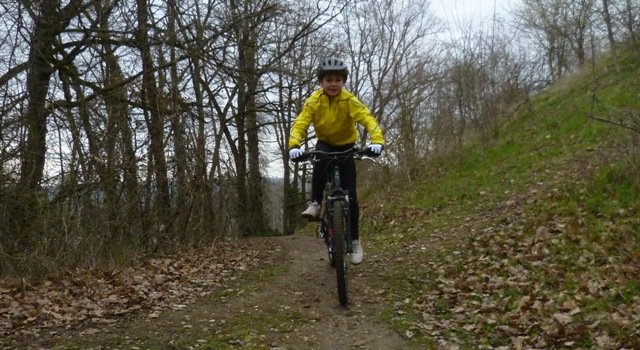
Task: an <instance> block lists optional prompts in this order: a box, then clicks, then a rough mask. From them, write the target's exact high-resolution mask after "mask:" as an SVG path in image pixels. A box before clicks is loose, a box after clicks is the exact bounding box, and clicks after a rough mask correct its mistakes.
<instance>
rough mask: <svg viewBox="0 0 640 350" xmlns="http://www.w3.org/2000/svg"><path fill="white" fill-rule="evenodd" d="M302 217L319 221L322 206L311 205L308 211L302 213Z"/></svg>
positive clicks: (315, 203)
mask: <svg viewBox="0 0 640 350" xmlns="http://www.w3.org/2000/svg"><path fill="white" fill-rule="evenodd" d="M302 217H303V218H305V219H309V220H318V219H319V218H320V204H318V202H311V203H309V207H308V208H307V210H305V211H303V212H302Z"/></svg>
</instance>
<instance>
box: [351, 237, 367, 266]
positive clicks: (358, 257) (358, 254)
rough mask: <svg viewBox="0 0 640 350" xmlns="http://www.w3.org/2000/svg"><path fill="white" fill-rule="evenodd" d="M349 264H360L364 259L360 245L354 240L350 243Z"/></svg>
mask: <svg viewBox="0 0 640 350" xmlns="http://www.w3.org/2000/svg"><path fill="white" fill-rule="evenodd" d="M351 248H352V250H353V251H352V252H351V263H352V264H354V265H358V264H359V263H361V262H362V258H364V252H363V251H362V244H360V241H359V240H357V239H356V240H354V241H353V242H351Z"/></svg>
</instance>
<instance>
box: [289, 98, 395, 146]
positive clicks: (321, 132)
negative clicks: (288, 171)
mask: <svg viewBox="0 0 640 350" xmlns="http://www.w3.org/2000/svg"><path fill="white" fill-rule="evenodd" d="M312 123H313V127H314V129H315V131H316V137H317V138H318V140H321V141H324V142H327V143H328V144H330V145H334V146H342V145H346V144H350V143H355V142H356V141H357V139H358V130H357V128H356V124H357V123H359V124H361V125H363V126H364V127H365V129H366V130H367V132H368V133H369V135H370V137H371V143H377V144H380V145H384V136H383V135H382V130H381V129H380V126H378V122H377V121H376V118H375V117H374V116H373V115H372V114H371V112H370V111H369V109H368V108H367V107H366V106H365V105H364V104H363V103H362V102H360V100H359V99H358V98H357V97H355V96H354V95H353V94H352V93H350V92H349V91H347V90H346V89H344V88H343V89H342V91H340V93H339V94H338V96H336V97H335V98H334V99H333V101H331V103H329V97H328V96H327V95H325V94H324V91H323V89H319V90H317V91H316V92H314V93H313V94H311V96H309V98H307V100H306V101H305V103H304V107H303V108H302V111H301V112H300V114H298V116H297V117H296V119H295V121H294V122H293V126H292V127H291V136H290V137H289V148H293V147H300V145H301V144H302V142H303V141H304V138H305V137H306V135H307V129H308V128H309V125H310V124H312Z"/></svg>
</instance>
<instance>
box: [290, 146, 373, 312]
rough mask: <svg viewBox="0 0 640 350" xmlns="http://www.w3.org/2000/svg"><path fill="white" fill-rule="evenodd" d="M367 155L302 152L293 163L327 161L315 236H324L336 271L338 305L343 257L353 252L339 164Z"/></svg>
mask: <svg viewBox="0 0 640 350" xmlns="http://www.w3.org/2000/svg"><path fill="white" fill-rule="evenodd" d="M369 155H371V154H370V152H369V151H368V150H359V149H358V148H355V147H354V148H351V149H349V150H346V151H343V152H323V151H313V152H305V153H303V154H302V156H301V157H299V158H297V159H296V161H304V160H307V159H309V158H312V157H313V160H312V161H318V160H320V159H328V160H329V162H328V165H327V167H328V168H327V170H326V171H327V184H326V185H325V193H324V209H323V213H322V219H321V221H320V224H319V226H318V233H319V234H320V233H322V234H323V235H324V237H323V238H324V239H325V244H326V246H327V252H328V255H329V263H330V264H331V266H333V267H334V268H335V269H336V276H337V287H338V299H339V300H340V304H342V306H346V305H347V304H348V295H347V290H348V288H347V284H348V273H347V270H348V268H347V266H348V263H347V261H346V260H347V255H348V254H350V253H353V244H352V241H351V239H352V232H351V229H352V227H351V206H350V197H349V193H348V191H347V190H345V189H343V188H342V181H341V179H340V172H341V168H342V162H343V161H344V160H345V159H347V158H349V157H353V158H354V159H363V158H365V157H366V156H369Z"/></svg>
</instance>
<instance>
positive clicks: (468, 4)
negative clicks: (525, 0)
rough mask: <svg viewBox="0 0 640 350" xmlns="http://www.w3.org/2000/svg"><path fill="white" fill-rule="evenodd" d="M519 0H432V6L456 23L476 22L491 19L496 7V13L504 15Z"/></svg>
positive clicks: (443, 17) (434, 9) (444, 17)
mask: <svg viewBox="0 0 640 350" xmlns="http://www.w3.org/2000/svg"><path fill="white" fill-rule="evenodd" d="M518 2H519V0H431V8H432V9H433V11H434V12H435V14H436V15H437V16H438V17H440V18H441V19H443V20H445V21H447V22H449V23H452V22H453V23H455V22H458V21H463V22H468V21H469V20H472V21H473V22H474V23H476V22H479V21H482V20H486V19H490V18H491V17H492V16H493V10H494V7H495V10H496V13H497V14H498V15H499V16H502V17H504V15H505V14H506V13H507V10H508V9H509V8H510V7H512V6H513V5H514V4H516V3H518Z"/></svg>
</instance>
